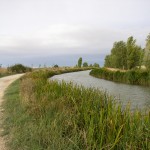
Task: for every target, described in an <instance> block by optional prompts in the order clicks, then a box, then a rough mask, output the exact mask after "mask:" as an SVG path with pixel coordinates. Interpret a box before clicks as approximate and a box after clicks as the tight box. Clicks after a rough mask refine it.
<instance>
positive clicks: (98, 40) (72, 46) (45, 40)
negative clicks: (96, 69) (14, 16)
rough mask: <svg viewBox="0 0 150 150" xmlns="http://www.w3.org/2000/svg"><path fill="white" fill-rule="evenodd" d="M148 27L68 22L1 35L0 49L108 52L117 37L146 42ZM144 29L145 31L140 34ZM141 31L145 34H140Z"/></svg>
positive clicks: (9, 51)
mask: <svg viewBox="0 0 150 150" xmlns="http://www.w3.org/2000/svg"><path fill="white" fill-rule="evenodd" d="M148 30H149V28H147V29H140V30H139V29H138V28H137V29H134V30H132V31H131V30H129V29H125V30H121V29H114V28H112V29H111V28H109V29H107V28H103V29H102V28H98V27H94V26H81V25H69V24H54V25H51V26H49V27H47V28H45V29H41V30H38V31H36V32H35V31H34V32H30V33H27V34H24V35H20V36H14V37H13V36H0V41H1V42H0V53H1V54H3V55H4V54H10V55H12V54H13V55H56V54H80V53H85V54H86V53H89V54H90V53H91V54H93V53H103V54H105V53H108V52H109V51H110V49H111V47H112V45H113V43H114V42H115V41H120V40H124V41H125V40H127V38H128V37H129V36H131V35H133V36H134V35H136V37H134V38H137V39H138V43H139V44H140V45H142V46H144V40H145V38H146V35H147V34H148ZM141 33H142V34H141ZM141 35H142V36H141Z"/></svg>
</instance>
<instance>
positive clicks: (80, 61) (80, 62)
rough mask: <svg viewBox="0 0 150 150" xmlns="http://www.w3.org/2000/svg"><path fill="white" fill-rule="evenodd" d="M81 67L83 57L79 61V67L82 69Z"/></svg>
mask: <svg viewBox="0 0 150 150" xmlns="http://www.w3.org/2000/svg"><path fill="white" fill-rule="evenodd" d="M81 66H82V57H80V58H79V59H78V67H79V68H81Z"/></svg>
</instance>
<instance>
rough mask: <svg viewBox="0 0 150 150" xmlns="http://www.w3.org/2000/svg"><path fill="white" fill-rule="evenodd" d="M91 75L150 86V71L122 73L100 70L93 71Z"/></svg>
mask: <svg viewBox="0 0 150 150" xmlns="http://www.w3.org/2000/svg"><path fill="white" fill-rule="evenodd" d="M90 75H92V76H94V77H97V78H102V79H106V80H110V81H115V82H122V83H127V84H136V85H145V86H150V71H148V70H130V71H124V72H122V71H111V70H108V69H106V68H99V69H93V70H92V71H91V72H90Z"/></svg>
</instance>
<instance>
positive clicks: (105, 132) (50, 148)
mask: <svg viewBox="0 0 150 150" xmlns="http://www.w3.org/2000/svg"><path fill="white" fill-rule="evenodd" d="M57 73H58V72H53V71H50V72H49V71H44V72H34V73H30V74H28V75H26V76H25V77H24V78H22V79H21V80H20V81H17V82H16V83H15V84H13V85H12V86H11V87H10V88H9V89H8V92H7V93H6V97H5V98H6V102H5V104H4V106H5V110H6V119H5V129H6V131H7V133H8V134H9V135H11V139H10V145H11V149H12V150H13V149H14V150H16V149H22V150H73V149H75V150H81V149H83V150H84V149H87V150H94V149H101V150H102V149H115V150H121V149H125V150H126V149H132V150H137V149H145V150H148V149H150V114H145V115H143V113H141V112H140V111H139V110H137V111H135V112H132V113H131V112H130V109H129V108H126V109H125V110H124V111H123V110H122V108H121V105H119V104H116V102H115V100H114V99H113V98H112V97H111V96H108V95H107V94H106V93H105V92H102V91H99V90H96V89H91V88H88V89H87V88H84V87H81V86H77V85H72V83H65V82H62V83H58V82H56V81H49V82H48V81H47V77H50V76H53V75H54V74H57ZM59 73H60V72H59ZM61 73H63V71H61ZM19 89H20V92H18V91H19ZM10 95H11V96H10ZM12 97H13V98H12Z"/></svg>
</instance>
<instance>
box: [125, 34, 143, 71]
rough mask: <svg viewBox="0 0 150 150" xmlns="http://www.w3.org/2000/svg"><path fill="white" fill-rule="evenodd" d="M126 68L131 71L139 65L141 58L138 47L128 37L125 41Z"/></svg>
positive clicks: (134, 41) (140, 49)
mask: <svg viewBox="0 0 150 150" xmlns="http://www.w3.org/2000/svg"><path fill="white" fill-rule="evenodd" d="M126 45H127V46H126V47H127V68H128V69H132V68H135V67H136V66H139V65H141V63H140V62H141V57H142V53H143V50H142V48H141V47H140V46H138V45H136V40H135V39H133V37H132V36H131V37H129V38H128V40H127V44H126Z"/></svg>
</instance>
